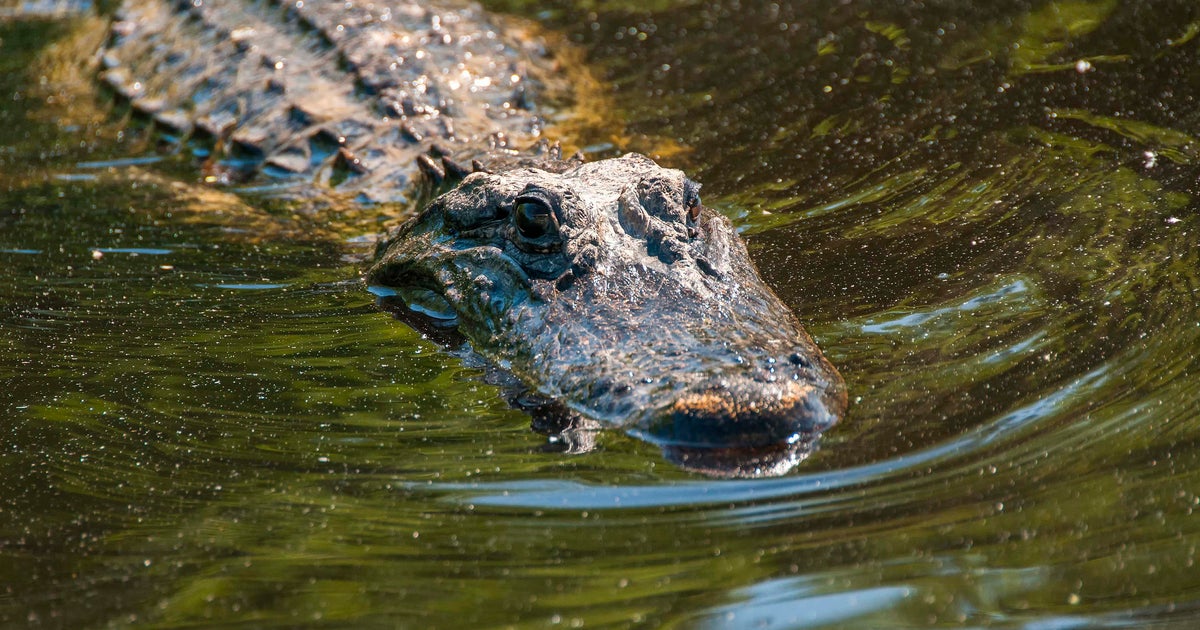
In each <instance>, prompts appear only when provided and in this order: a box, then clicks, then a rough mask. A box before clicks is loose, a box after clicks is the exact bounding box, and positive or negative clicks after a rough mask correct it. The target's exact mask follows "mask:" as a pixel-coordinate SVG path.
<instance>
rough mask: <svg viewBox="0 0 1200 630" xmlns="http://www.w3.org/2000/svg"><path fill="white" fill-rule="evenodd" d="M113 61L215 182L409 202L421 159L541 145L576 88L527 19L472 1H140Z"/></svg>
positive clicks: (127, 90)
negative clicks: (565, 84)
mask: <svg viewBox="0 0 1200 630" xmlns="http://www.w3.org/2000/svg"><path fill="white" fill-rule="evenodd" d="M501 21H503V23H502V22H501ZM101 64H102V74H101V76H102V78H103V80H104V82H105V83H107V84H108V85H109V86H110V87H111V88H112V89H113V90H114V91H115V92H116V93H117V94H118V95H120V96H122V97H124V98H125V99H128V101H129V103H130V104H131V105H132V107H133V109H134V110H135V111H136V112H139V113H140V114H142V115H145V116H147V117H149V118H151V119H152V120H153V121H154V124H155V126H157V127H160V128H161V131H162V133H164V134H165V135H167V136H172V137H175V138H177V139H181V140H182V139H188V140H189V142H190V144H191V145H192V147H193V150H194V151H196V152H197V154H198V155H199V156H200V157H203V158H205V174H206V176H207V178H208V179H209V180H210V181H241V180H245V179H248V178H250V177H253V176H255V175H259V174H263V175H266V176H268V177H270V178H273V179H274V181H275V184H276V188H277V189H278V191H279V192H281V193H283V194H287V195H288V196H296V197H308V196H317V195H321V194H325V193H328V192H330V191H334V192H338V191H340V192H344V193H350V194H352V195H357V196H358V197H359V198H360V199H366V200H371V201H397V200H402V199H404V195H405V192H406V189H407V188H408V186H409V182H410V180H411V179H412V177H413V173H414V162H415V158H416V157H417V156H419V155H422V154H424V153H426V152H428V151H430V150H433V151H435V152H438V151H440V152H445V153H452V154H453V155H454V157H455V158H456V159H459V160H463V159H467V160H469V159H471V158H473V157H477V156H479V155H482V154H484V153H486V152H488V151H491V150H495V149H496V148H503V147H505V146H507V145H509V144H510V143H512V144H514V145H522V146H523V145H525V144H528V143H529V142H530V141H531V140H532V139H533V138H536V137H538V136H539V135H540V133H541V128H542V125H543V124H544V123H543V115H544V112H545V106H544V105H543V106H542V107H543V111H538V110H537V109H536V108H535V107H534V105H533V102H534V95H535V92H538V93H545V92H550V94H548V95H547V96H548V98H545V99H539V100H543V102H545V101H550V102H554V101H556V100H561V99H562V98H563V97H564V95H563V94H562V93H561V92H562V91H563V90H559V89H556V88H555V85H556V81H555V79H554V73H555V70H556V68H555V61H554V60H553V59H552V58H551V57H549V55H548V53H547V52H546V51H545V47H544V46H543V45H542V44H541V43H540V39H539V38H538V37H537V36H535V35H533V34H531V33H530V28H529V26H528V25H526V24H521V23H517V22H516V21H515V20H514V19H512V18H500V17H497V16H495V15H489V14H486V13H485V12H484V11H483V10H482V9H481V8H480V7H478V6H477V5H475V4H473V3H469V2H463V1H460V0H436V2H424V1H423V2H420V3H418V2H412V1H404V0H398V1H393V2H388V3H378V4H376V3H371V4H366V3H364V4H357V3H353V2H327V1H324V0H308V1H305V0H286V1H285V0H258V1H247V0H184V1H177V0H126V2H124V4H123V5H122V7H121V9H120V10H119V11H118V14H117V17H116V20H115V21H114V22H113V25H112V35H111V38H110V40H109V42H108V44H107V45H106V46H105V48H104V49H103V50H102V51H101ZM558 84H559V85H561V82H558ZM539 96H540V94H539Z"/></svg>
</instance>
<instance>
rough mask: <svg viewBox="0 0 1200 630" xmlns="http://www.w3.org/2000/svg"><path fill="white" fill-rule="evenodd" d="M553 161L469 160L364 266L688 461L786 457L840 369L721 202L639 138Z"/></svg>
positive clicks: (838, 385) (507, 363)
mask: <svg viewBox="0 0 1200 630" xmlns="http://www.w3.org/2000/svg"><path fill="white" fill-rule="evenodd" d="M556 164H557V165H560V166H559V167H558V168H550V169H549V170H544V169H543V168H530V167H518V168H513V169H511V170H507V171H505V172H502V173H498V174H493V173H488V172H475V173H471V174H467V175H465V176H464V177H463V179H462V180H461V182H459V183H458V185H457V186H456V187H454V188H453V189H452V190H450V191H449V192H447V193H445V194H443V195H441V196H440V197H438V198H437V199H436V200H434V201H433V202H432V203H431V204H429V205H428V207H427V208H426V209H425V210H424V211H423V212H421V213H420V214H419V215H418V216H417V217H415V218H414V219H413V220H411V221H410V222H408V223H407V224H405V225H404V226H402V227H401V228H400V229H399V230H398V231H397V232H396V233H395V234H393V235H392V236H391V237H390V238H389V239H387V240H386V241H385V242H383V243H382V244H381V246H380V248H379V250H378V256H377V260H376V263H375V265H374V266H373V267H372V268H371V269H370V271H369V272H368V275H367V281H368V283H369V284H372V285H375V286H382V287H390V288H392V289H394V290H395V291H396V292H397V294H398V295H400V296H401V297H402V298H403V299H404V301H405V302H406V303H407V304H408V305H409V307H410V308H412V309H414V310H417V311H420V312H423V313H425V314H426V315H428V316H431V317H434V318H440V319H443V320H445V321H448V322H449V321H453V322H454V323H455V324H456V325H457V327H458V330H459V331H460V332H461V333H462V334H464V335H465V336H466V337H467V338H468V339H469V340H470V342H471V344H472V346H473V348H474V350H475V351H477V352H478V353H479V354H482V355H483V356H485V357H487V358H488V359H489V360H490V361H492V362H493V363H495V364H496V365H498V366H500V367H502V368H503V369H505V370H507V371H509V372H511V373H512V374H513V375H515V376H516V377H517V378H518V379H520V380H521V381H522V382H523V383H524V384H526V385H527V386H528V387H529V388H531V389H532V390H534V391H536V392H537V393H538V394H540V395H541V396H544V397H547V398H550V399H553V400H554V401H556V402H557V403H559V404H560V405H561V406H563V407H565V408H567V409H569V410H570V411H571V412H574V413H576V414H579V415H581V416H583V417H585V418H590V419H592V420H595V421H599V423H601V424H602V425H608V426H616V427H621V428H623V429H625V430H627V431H629V432H630V433H632V434H634V435H637V436H638V437H641V438H643V439H646V440H649V441H651V442H654V443H656V444H659V445H661V446H662V447H663V449H664V452H665V453H666V454H667V455H668V457H669V458H670V459H673V460H675V461H677V462H679V463H682V464H683V465H684V466H685V467H689V468H692V469H696V470H701V471H704V472H707V473H710V474H718V475H739V476H741V475H761V474H773V473H774V474H778V473H781V472H783V471H786V470H787V469H790V468H791V467H792V466H793V465H795V463H796V462H798V461H799V460H800V459H802V458H803V457H804V456H805V455H806V454H807V452H808V448H809V445H810V444H811V442H812V439H813V438H815V436H816V435H817V434H818V433H819V432H820V431H822V430H823V429H825V428H827V427H829V426H830V425H832V424H833V423H834V422H836V421H837V419H838V418H839V417H840V416H841V415H842V414H843V412H844V411H845V408H846V393H845V386H844V383H843V381H842V378H841V376H840V375H839V374H838V372H837V370H835V369H834V367H833V366H832V365H831V364H830V363H829V362H828V361H827V360H826V359H825V357H824V356H823V355H822V354H821V351H820V350H819V349H818V348H817V346H816V345H815V344H814V343H813V341H812V339H811V338H810V337H809V335H808V334H807V333H805V331H804V330H803V328H801V326H800V324H799V323H798V322H797V320H796V317H795V316H794V315H793V314H792V312H791V311H790V310H789V309H788V308H787V307H786V306H785V305H784V304H783V303H782V302H781V301H780V300H779V298H778V297H776V295H775V294H774V293H773V292H772V291H771V289H770V288H768V287H767V286H766V285H765V284H764V283H763V281H762V280H761V279H760V278H759V277H758V272H757V270H756V269H755V266H754V264H753V263H752V262H751V260H750V258H749V256H748V255H747V252H746V248H745V245H744V244H743V243H742V241H741V239H740V238H739V236H738V235H737V233H736V231H735V230H734V228H733V226H732V225H731V223H730V222H729V220H728V219H726V218H725V217H723V216H721V215H719V214H717V213H716V212H714V211H713V210H711V209H708V208H706V207H704V206H703V205H701V203H700V197H699V194H698V191H699V186H698V185H697V184H696V183H694V182H692V181H691V180H689V179H688V178H687V177H686V176H684V174H683V173H682V172H680V171H677V170H673V169H666V168H662V167H660V166H658V165H657V164H656V163H655V162H654V161H652V160H650V159H649V158H646V157H643V156H640V155H635V154H630V155H626V156H624V157H620V158H615V159H609V160H603V161H598V162H593V163H587V164H581V163H569V162H557V163H556ZM561 165H566V166H561ZM556 171H560V172H556ZM764 454H765V455H764Z"/></svg>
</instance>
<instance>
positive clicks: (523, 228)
mask: <svg viewBox="0 0 1200 630" xmlns="http://www.w3.org/2000/svg"><path fill="white" fill-rule="evenodd" d="M513 222H514V223H516V225H517V230H519V231H520V232H521V236H524V237H525V238H528V239H537V238H541V237H542V236H545V235H546V234H548V233H550V232H553V231H554V229H555V228H556V227H557V226H556V225H555V222H554V211H553V210H551V209H550V204H548V203H546V202H545V201H543V200H542V199H539V198H537V197H518V198H517V201H516V203H515V204H514V205H513Z"/></svg>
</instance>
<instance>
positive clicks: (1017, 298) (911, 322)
mask: <svg viewBox="0 0 1200 630" xmlns="http://www.w3.org/2000/svg"><path fill="white" fill-rule="evenodd" d="M1029 291H1030V287H1029V284H1028V283H1026V281H1025V280H1024V279H1023V278H1016V279H1014V280H1013V281H1012V282H1009V283H1007V284H1004V285H1002V286H1000V287H997V288H996V289H994V290H984V291H983V292H982V293H978V294H976V295H973V296H971V297H970V298H968V299H967V300H965V301H963V302H962V303H961V304H953V305H949V306H944V307H940V308H935V309H932V310H928V311H915V312H911V313H905V314H903V315H899V316H897V317H894V318H893V319H884V320H879V321H877V320H876V319H874V318H872V319H868V320H867V321H866V322H864V323H863V324H862V332H864V333H869V334H891V333H896V332H900V331H901V330H904V329H909V328H916V327H919V326H922V325H923V324H926V323H927V322H930V321H932V320H936V319H938V318H943V317H947V316H953V315H956V314H959V313H963V312H969V311H974V310H977V309H980V308H983V307H985V306H989V305H992V304H995V303H1003V302H1009V304H1008V306H1009V307H1011V308H1014V309H1020V308H1021V307H1022V303H1023V301H1024V300H1026V299H1028V297H1027V296H1024V294H1026V293H1028V292H1029Z"/></svg>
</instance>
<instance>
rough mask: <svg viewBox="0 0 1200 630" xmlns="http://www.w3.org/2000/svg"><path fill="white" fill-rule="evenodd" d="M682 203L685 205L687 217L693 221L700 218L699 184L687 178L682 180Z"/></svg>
mask: <svg viewBox="0 0 1200 630" xmlns="http://www.w3.org/2000/svg"><path fill="white" fill-rule="evenodd" d="M683 204H684V206H686V207H687V218H688V220H689V221H691V222H693V223H695V222H696V220H697V219H699V218H700V184H697V183H696V182H694V181H692V180H690V179H687V180H684V182H683Z"/></svg>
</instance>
